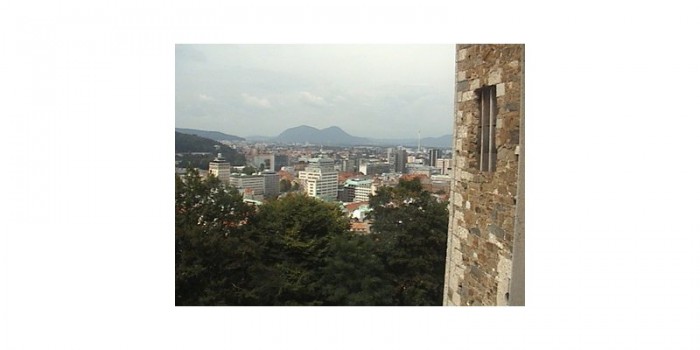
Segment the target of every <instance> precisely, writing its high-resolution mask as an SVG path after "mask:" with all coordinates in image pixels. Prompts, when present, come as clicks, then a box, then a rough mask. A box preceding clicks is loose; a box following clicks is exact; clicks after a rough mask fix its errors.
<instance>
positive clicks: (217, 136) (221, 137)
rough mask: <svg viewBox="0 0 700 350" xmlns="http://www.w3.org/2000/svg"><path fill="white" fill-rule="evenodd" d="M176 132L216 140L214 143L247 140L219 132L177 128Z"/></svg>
mask: <svg viewBox="0 0 700 350" xmlns="http://www.w3.org/2000/svg"><path fill="white" fill-rule="evenodd" d="M175 131H177V132H180V133H183V134H189V135H197V136H200V137H204V138H207V139H210V140H214V141H244V140H245V139H244V138H242V137H240V136H234V135H229V134H224V133H222V132H218V131H205V130H197V129H180V128H175Z"/></svg>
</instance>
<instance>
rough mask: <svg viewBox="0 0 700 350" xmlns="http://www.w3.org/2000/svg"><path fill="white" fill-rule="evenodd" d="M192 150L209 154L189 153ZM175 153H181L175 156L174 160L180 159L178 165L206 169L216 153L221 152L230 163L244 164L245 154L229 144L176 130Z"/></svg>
mask: <svg viewBox="0 0 700 350" xmlns="http://www.w3.org/2000/svg"><path fill="white" fill-rule="evenodd" d="M193 152H194V153H197V152H209V153H210V154H191V153H193ZM175 153H180V154H182V155H181V156H176V160H179V161H180V167H182V168H199V169H203V170H207V169H209V162H211V161H212V160H214V158H216V153H221V155H222V156H223V157H224V158H225V159H226V160H227V161H228V162H229V163H231V165H243V164H245V156H243V155H242V154H240V153H238V152H237V151H236V150H235V149H233V148H231V147H229V146H226V145H224V144H222V143H220V142H217V141H214V140H210V139H207V138H203V137H199V136H196V135H188V134H183V133H179V132H177V131H176V132H175Z"/></svg>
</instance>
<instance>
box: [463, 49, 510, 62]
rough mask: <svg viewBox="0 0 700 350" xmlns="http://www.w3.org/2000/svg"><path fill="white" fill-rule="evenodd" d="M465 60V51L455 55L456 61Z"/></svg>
mask: <svg viewBox="0 0 700 350" xmlns="http://www.w3.org/2000/svg"><path fill="white" fill-rule="evenodd" d="M465 58H467V49H461V50H459V52H458V54H457V61H464V59H465ZM516 62H517V61H516Z"/></svg>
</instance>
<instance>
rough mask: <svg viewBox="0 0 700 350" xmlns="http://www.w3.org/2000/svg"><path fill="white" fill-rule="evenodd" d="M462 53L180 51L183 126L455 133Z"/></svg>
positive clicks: (268, 48)
mask: <svg viewBox="0 0 700 350" xmlns="http://www.w3.org/2000/svg"><path fill="white" fill-rule="evenodd" d="M453 100H454V45H176V46H175V127H176V128H186V129H199V130H209V131H219V132H223V133H226V134H231V135H236V136H241V137H249V136H266V137H275V136H277V135H279V134H280V133H281V132H283V131H284V130H286V129H289V128H293V127H298V126H301V125H307V126H311V127H314V128H317V129H325V128H328V127H331V126H337V127H339V128H341V129H343V130H344V131H345V132H347V133H348V134H350V135H353V136H358V137H369V138H411V137H417V134H418V131H419V130H420V132H421V136H422V137H440V136H443V135H447V134H452V126H453V125H452V124H453Z"/></svg>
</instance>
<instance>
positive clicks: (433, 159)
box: [428, 148, 442, 166]
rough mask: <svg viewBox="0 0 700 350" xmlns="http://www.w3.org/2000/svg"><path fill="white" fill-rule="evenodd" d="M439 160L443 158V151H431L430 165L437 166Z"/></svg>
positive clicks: (429, 154)
mask: <svg viewBox="0 0 700 350" xmlns="http://www.w3.org/2000/svg"><path fill="white" fill-rule="evenodd" d="M439 158H442V150H441V149H437V148H433V149H431V150H430V152H429V153H428V165H430V166H437V165H436V164H437V160H438V159H439Z"/></svg>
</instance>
